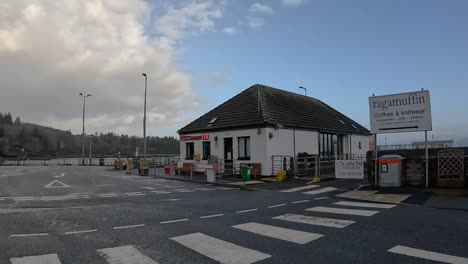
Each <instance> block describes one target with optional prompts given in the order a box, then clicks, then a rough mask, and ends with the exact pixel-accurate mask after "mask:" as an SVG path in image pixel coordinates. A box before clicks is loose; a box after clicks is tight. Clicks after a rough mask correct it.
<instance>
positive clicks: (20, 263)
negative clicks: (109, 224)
mask: <svg viewBox="0 0 468 264" xmlns="http://www.w3.org/2000/svg"><path fill="white" fill-rule="evenodd" d="M395 206H396V205H391V204H381V203H365V202H353V201H338V202H332V203H330V204H329V205H326V206H313V207H310V208H305V209H304V214H297V213H296V214H292V213H286V214H282V215H278V216H274V217H272V220H273V222H269V223H262V221H259V222H245V223H240V224H236V225H233V226H231V227H230V230H232V232H233V233H232V234H231V233H229V232H228V233H227V234H224V235H222V236H223V237H220V235H219V234H218V235H216V234H215V235H213V234H210V233H209V232H207V233H203V232H194V233H188V234H182V235H177V236H174V237H168V238H167V241H166V242H165V243H175V244H173V245H172V246H174V245H178V246H179V247H180V249H183V248H185V249H186V250H188V251H190V252H194V253H195V254H199V255H201V256H204V257H207V258H210V259H212V260H214V261H217V262H220V263H245V264H250V263H256V262H259V261H262V260H266V259H270V258H274V255H275V253H274V252H263V251H264V250H262V249H258V248H255V247H252V246H250V247H247V246H245V245H243V243H242V242H237V243H234V242H233V240H235V237H231V236H232V235H233V234H238V233H237V232H243V233H245V234H247V233H248V234H251V235H253V236H259V237H262V240H265V239H273V240H277V241H280V242H281V243H285V244H288V245H290V246H296V247H300V246H303V245H306V244H308V243H320V241H321V239H324V237H325V236H326V235H325V234H323V233H322V232H320V231H317V229H314V232H310V231H307V227H308V226H310V225H312V226H319V227H322V228H325V229H329V228H332V229H333V228H336V229H344V228H348V227H349V226H350V225H352V224H354V223H356V222H358V221H359V220H360V219H364V218H366V217H372V216H374V215H376V214H378V213H380V212H382V211H383V210H390V209H392V208H394V207H395ZM370 209H372V210H370ZM221 215H224V214H218V215H210V216H206V217H200V218H201V219H205V218H212V217H215V216H221ZM330 216H334V217H330ZM336 216H339V217H336ZM348 216H353V217H354V218H353V220H350V219H346V217H348ZM183 221H187V219H178V220H174V221H170V222H171V223H175V222H183ZM276 221H278V222H276ZM285 222H290V223H295V224H298V225H295V226H294V228H291V227H290V226H288V228H286V227H283V226H281V223H285ZM167 223H169V221H168V222H167ZM140 226H141V227H143V226H144V225H140ZM119 228H120V227H119ZM122 228H126V227H122ZM319 230H320V229H319ZM324 231H325V230H324ZM324 233H327V232H324ZM141 247H142V248H144V246H141ZM139 248H140V247H139ZM180 249H178V250H180ZM95 251H96V256H97V257H98V258H101V259H102V260H104V261H106V262H107V263H109V264H124V263H125V264H157V263H158V262H157V260H159V258H160V256H158V255H157V256H152V257H149V256H148V255H145V254H144V253H142V252H141V251H139V250H138V249H137V248H136V247H135V245H124V246H118V247H109V248H101V249H96V250H95ZM387 252H388V253H389V254H395V255H396V254H398V255H401V256H406V257H413V258H420V259H426V260H434V261H439V262H443V263H466V264H468V259H466V258H462V257H456V256H450V255H446V254H442V253H438V252H431V251H427V250H424V249H416V248H411V247H406V246H402V245H396V246H394V247H393V248H390V249H388V250H387ZM153 254H154V252H153ZM192 254H193V253H192ZM10 262H11V264H33V263H34V264H42V263H51V264H61V262H60V256H59V255H57V254H54V253H50V254H45V255H37V256H24V257H16V258H10Z"/></svg>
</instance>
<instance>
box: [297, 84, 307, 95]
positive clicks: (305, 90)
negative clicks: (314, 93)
mask: <svg viewBox="0 0 468 264" xmlns="http://www.w3.org/2000/svg"><path fill="white" fill-rule="evenodd" d="M299 89H304V95H305V96H307V88H305V87H302V86H299Z"/></svg>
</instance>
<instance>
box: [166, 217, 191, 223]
mask: <svg viewBox="0 0 468 264" xmlns="http://www.w3.org/2000/svg"><path fill="white" fill-rule="evenodd" d="M185 221H188V219H187V218H184V219H177V220H170V221H162V222H159V223H160V224H170V223H178V222H185Z"/></svg>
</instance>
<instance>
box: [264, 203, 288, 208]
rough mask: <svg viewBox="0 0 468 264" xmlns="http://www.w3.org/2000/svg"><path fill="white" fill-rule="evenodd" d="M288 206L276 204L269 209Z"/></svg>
mask: <svg viewBox="0 0 468 264" xmlns="http://www.w3.org/2000/svg"><path fill="white" fill-rule="evenodd" d="M285 205H286V204H275V205H270V206H268V208H275V207H281V206H285Z"/></svg>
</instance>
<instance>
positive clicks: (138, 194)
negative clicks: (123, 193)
mask: <svg viewBox="0 0 468 264" xmlns="http://www.w3.org/2000/svg"><path fill="white" fill-rule="evenodd" d="M143 195H146V194H145V193H128V194H127V196H143Z"/></svg>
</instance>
